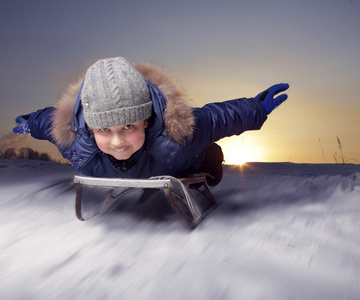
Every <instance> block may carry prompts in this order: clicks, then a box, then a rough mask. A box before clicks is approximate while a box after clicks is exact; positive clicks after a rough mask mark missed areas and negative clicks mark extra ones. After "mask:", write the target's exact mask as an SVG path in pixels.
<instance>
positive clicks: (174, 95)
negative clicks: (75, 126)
mask: <svg viewBox="0 0 360 300" xmlns="http://www.w3.org/2000/svg"><path fill="white" fill-rule="evenodd" d="M133 67H134V68H135V69H136V70H137V71H138V72H139V73H140V74H141V75H142V76H143V77H144V78H145V79H146V80H148V81H150V82H151V83H153V84H155V85H156V86H157V87H158V88H159V89H160V90H161V91H162V92H163V93H164V95H165V96H166V98H167V100H168V103H167V107H166V109H165V112H164V122H165V126H166V133H167V135H168V137H169V138H170V139H171V140H173V141H174V142H176V143H178V144H184V143H185V142H186V140H190V139H192V137H193V133H194V126H195V118H194V115H193V112H192V108H191V106H190V101H189V100H188V98H187V97H186V96H185V94H184V93H183V91H182V90H181V89H180V88H179V87H178V86H177V84H176V83H175V81H174V79H173V78H172V77H171V76H170V75H169V74H168V73H166V72H165V71H164V70H163V69H161V68H159V67H157V66H154V65H150V64H141V63H136V64H133ZM84 77H85V76H82V77H81V78H80V79H79V80H78V81H77V82H76V83H74V84H72V85H69V87H68V89H67V90H66V91H65V92H64V94H63V95H62V96H61V97H60V99H59V100H58V102H57V105H56V108H57V109H56V112H55V115H54V123H53V128H52V134H53V137H54V139H55V142H56V144H58V145H60V146H61V147H64V148H68V147H70V146H71V145H72V144H73V143H74V142H75V140H76V133H75V132H72V131H71V120H72V118H73V114H74V108H75V103H76V99H77V96H78V94H79V91H80V87H81V83H82V81H83V78H84Z"/></svg>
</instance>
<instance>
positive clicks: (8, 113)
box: [0, 0, 360, 163]
mask: <svg viewBox="0 0 360 300" xmlns="http://www.w3.org/2000/svg"><path fill="white" fill-rule="evenodd" d="M0 3H1V4H0V28H1V29H0V41H1V47H0V53H1V55H0V61H1V68H0V78H1V79H0V85H1V89H0V90H1V94H0V101H1V104H0V105H1V111H0V114H1V116H0V137H3V138H2V140H1V143H2V145H5V144H6V141H7V139H8V138H9V137H10V135H9V133H10V132H11V131H12V128H13V127H14V126H15V121H14V119H15V117H16V116H18V115H20V114H25V113H29V112H32V111H35V110H37V109H40V108H44V107H46V106H53V105H54V104H55V103H56V101H57V99H58V98H59V96H60V95H61V93H62V91H63V90H64V89H65V88H66V87H67V85H68V84H69V83H71V82H72V81H73V80H74V79H76V78H78V76H79V74H81V73H82V72H84V71H85V70H86V68H87V67H89V66H90V65H91V64H92V63H94V62H95V61H96V60H97V59H101V58H106V57H115V56H123V57H125V58H126V59H127V60H129V61H130V62H137V61H140V62H149V63H153V64H156V65H160V66H161V67H164V68H165V69H166V70H167V71H168V72H169V73H170V74H171V75H173V76H174V77H175V78H176V79H177V82H178V83H179V84H180V85H181V86H182V87H183V88H184V90H185V91H186V93H187V95H188V96H189V97H190V98H191V99H192V101H193V105H194V106H197V107H200V106H203V105H204V104H206V103H210V102H220V101H224V100H230V99H235V98H241V97H255V96H256V95H257V94H258V93H260V92H261V91H263V90H265V89H267V88H268V87H270V86H271V85H273V84H276V83H280V82H287V83H289V84H290V89H289V90H288V96H289V98H288V100H287V101H286V102H285V103H283V104H282V105H281V106H280V107H279V108H277V109H276V110H275V111H273V112H272V113H271V114H270V115H269V118H268V120H267V121H266V122H265V124H264V125H263V127H262V129H261V130H259V131H251V132H246V133H244V134H242V135H240V136H236V137H231V138H226V139H223V140H221V141H220V142H219V143H220V145H221V146H222V147H223V150H224V154H225V160H226V163H239V162H241V161H264V162H294V163H335V162H336V161H335V159H334V155H335V153H336V155H337V156H338V157H339V155H341V153H340V149H339V147H338V146H339V145H338V140H337V137H338V138H339V140H340V142H341V145H342V155H343V156H344V157H345V160H346V162H349V163H357V162H360V150H359V149H360V126H359V113H360V34H359V28H360V0H300V1H294V0H284V1H283V0H279V1H265V0H258V1H250V0H249V1H242V0H236V1H230V0H224V1H212V0H209V1H195V0H192V1H189V0H183V1H163V0H153V1H151V2H148V1H142V0H141V1H115V0H113V1H111V0H102V1H93V0H88V1H83V0H81V1H76V0H72V1H68V0H64V1H37V0H32V1H25V0H19V1H17V0H13V1H1V2H0ZM18 139H19V140H20V139H21V141H22V143H23V144H26V145H27V146H31V147H33V148H36V149H38V150H40V151H50V152H51V154H52V155H53V156H54V157H55V158H60V155H59V154H58V153H57V151H56V148H55V147H50V145H51V144H50V143H48V142H45V141H35V140H34V139H31V138H28V137H23V138H18ZM6 145H7V144H6ZM49 147H50V148H49Z"/></svg>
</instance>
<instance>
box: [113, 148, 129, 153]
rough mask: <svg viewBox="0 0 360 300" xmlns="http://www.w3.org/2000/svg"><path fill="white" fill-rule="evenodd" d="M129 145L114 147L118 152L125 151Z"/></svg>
mask: <svg viewBox="0 0 360 300" xmlns="http://www.w3.org/2000/svg"><path fill="white" fill-rule="evenodd" d="M127 148H128V147H121V148H114V150H115V151H116V152H124V151H125V150H126V149H127Z"/></svg>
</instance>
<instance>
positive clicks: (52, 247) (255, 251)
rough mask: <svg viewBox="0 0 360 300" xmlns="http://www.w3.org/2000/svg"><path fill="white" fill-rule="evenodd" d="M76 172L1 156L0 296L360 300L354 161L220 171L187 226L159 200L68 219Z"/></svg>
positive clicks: (358, 179)
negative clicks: (211, 206) (212, 205)
mask: <svg viewBox="0 0 360 300" xmlns="http://www.w3.org/2000/svg"><path fill="white" fill-rule="evenodd" d="M75 174H76V172H75V171H73V169H72V167H71V166H68V165H60V164H55V163H47V162H39V161H27V160H0V179H1V181H0V187H1V194H0V237H1V239H0V249H1V252H0V299H27V300H29V299H36V300H38V299H61V300H63V299H157V300H159V299H197V300H201V299H204V300H205V299H206V300H208V299H212V300H214V299H222V300H224V299H327V300H328V299H360V285H359V279H360V234H359V229H360V218H359V216H360V166H359V165H325V164H324V165H307V164H291V163H251V164H247V165H246V166H243V167H232V166H226V167H225V174H224V179H223V181H222V182H221V183H220V184H219V185H218V186H216V187H215V188H212V192H213V194H214V197H215V198H216V199H217V201H218V204H219V207H218V208H217V209H216V210H215V211H214V212H213V213H211V214H210V215H209V216H208V217H207V218H206V219H205V220H204V221H203V222H202V223H201V224H200V225H199V226H198V227H197V228H196V229H195V230H194V231H188V230H186V229H185V228H184V227H183V226H182V224H181V223H180V222H179V221H178V218H177V216H176V215H175V214H174V213H173V211H172V210H171V208H170V207H169V206H168V204H167V203H166V201H163V199H161V201H160V200H159V201H151V202H146V203H144V204H141V205H140V204H139V205H135V206H134V205H129V203H127V204H126V205H121V204H120V206H119V207H118V208H117V209H114V210H113V211H112V212H110V213H108V214H106V215H105V216H104V217H102V218H94V219H92V220H90V221H86V222H80V221H78V220H77V219H76V217H75V211H74V203H75V190H74V187H73V185H72V179H73V176H74V175H75Z"/></svg>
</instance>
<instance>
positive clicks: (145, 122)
mask: <svg viewBox="0 0 360 300" xmlns="http://www.w3.org/2000/svg"><path fill="white" fill-rule="evenodd" d="M148 126H149V121H148V120H147V119H146V120H145V121H144V128H147V127H148Z"/></svg>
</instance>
